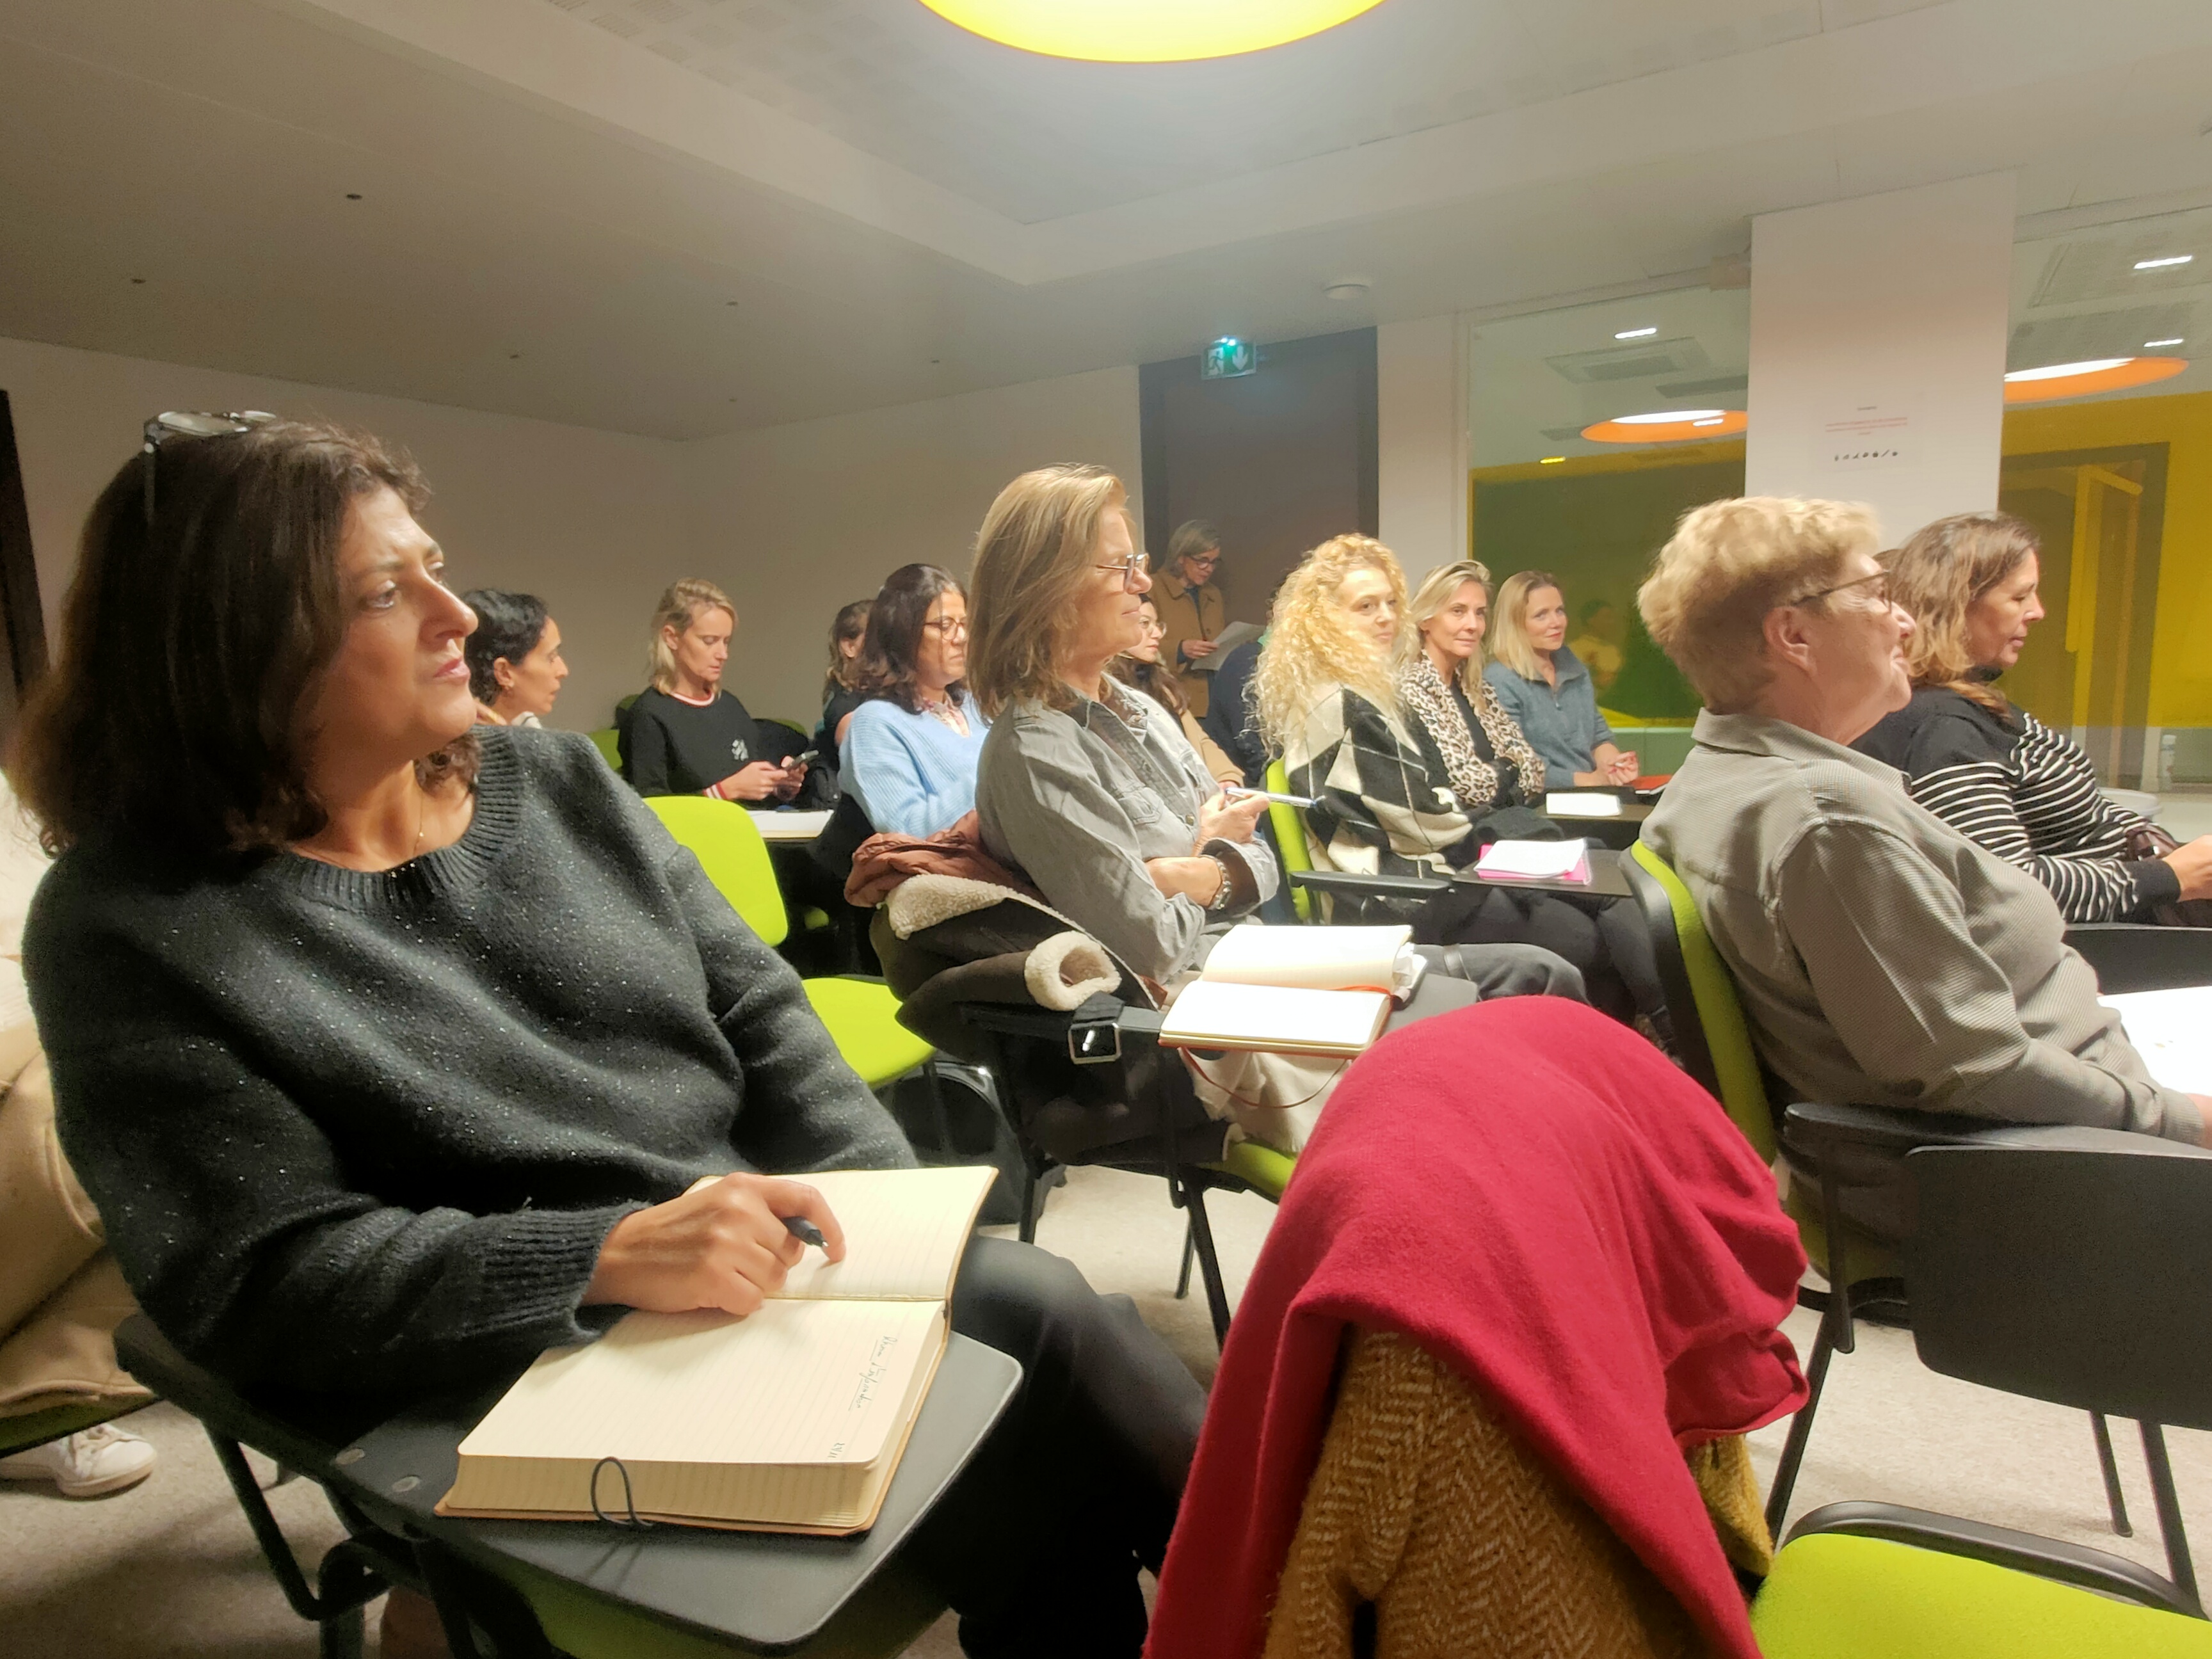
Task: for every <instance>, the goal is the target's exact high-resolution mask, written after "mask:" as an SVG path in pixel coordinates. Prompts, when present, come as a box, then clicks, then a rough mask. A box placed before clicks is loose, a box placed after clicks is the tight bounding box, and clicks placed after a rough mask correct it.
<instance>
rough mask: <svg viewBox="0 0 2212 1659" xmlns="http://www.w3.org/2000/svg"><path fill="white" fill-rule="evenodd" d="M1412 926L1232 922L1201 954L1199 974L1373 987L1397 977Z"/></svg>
mask: <svg viewBox="0 0 2212 1659" xmlns="http://www.w3.org/2000/svg"><path fill="white" fill-rule="evenodd" d="M1412 941H1413V929H1412V928H1411V927H1405V926H1403V925H1400V926H1398V927H1263V926H1261V925H1260V924H1258V923H1256V922H1249V921H1248V922H1243V923H1240V924H1239V925H1238V926H1237V927H1232V928H1231V929H1230V930H1229V931H1228V932H1227V933H1225V934H1223V935H1222V936H1221V938H1220V939H1219V940H1218V942H1216V944H1215V945H1214V947H1213V950H1212V954H1211V955H1209V956H1208V957H1206V968H1205V971H1204V974H1203V977H1204V978H1206V979H1209V980H1213V981H1219V982H1222V983H1225V984H1230V985H1293V986H1303V987H1305V988H1306V989H1308V990H1315V991H1343V990H1349V989H1352V988H1353V987H1360V988H1363V989H1366V990H1378V989H1383V988H1386V987H1389V986H1390V985H1392V984H1393V983H1394V982H1395V979H1396V977H1397V971H1398V969H1397V963H1398V958H1399V957H1400V956H1401V954H1403V953H1404V951H1406V949H1407V946H1408V945H1410V944H1411V943H1412Z"/></svg>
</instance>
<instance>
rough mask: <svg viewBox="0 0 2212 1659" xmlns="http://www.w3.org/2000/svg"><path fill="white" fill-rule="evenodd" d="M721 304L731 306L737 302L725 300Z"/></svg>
mask: <svg viewBox="0 0 2212 1659" xmlns="http://www.w3.org/2000/svg"><path fill="white" fill-rule="evenodd" d="M722 303H723V304H724V305H726V306H733V305H735V304H737V301H735V300H725V301H722Z"/></svg>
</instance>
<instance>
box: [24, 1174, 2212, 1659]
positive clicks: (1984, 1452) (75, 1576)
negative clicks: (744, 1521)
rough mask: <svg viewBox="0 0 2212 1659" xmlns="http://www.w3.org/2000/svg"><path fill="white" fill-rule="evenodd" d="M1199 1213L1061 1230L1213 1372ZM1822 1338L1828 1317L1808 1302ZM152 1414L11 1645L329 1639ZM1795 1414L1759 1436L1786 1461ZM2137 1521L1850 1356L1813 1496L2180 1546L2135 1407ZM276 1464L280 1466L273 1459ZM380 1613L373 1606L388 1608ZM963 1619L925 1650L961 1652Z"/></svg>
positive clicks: (1825, 1408)
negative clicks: (1185, 1284)
mask: <svg viewBox="0 0 2212 1659" xmlns="http://www.w3.org/2000/svg"><path fill="white" fill-rule="evenodd" d="M1210 1212H1211V1213H1212V1215H1213V1217H1214V1225H1215V1231H1216V1234H1217V1237H1218V1241H1219V1245H1220V1249H1221V1254H1222V1258H1223V1267H1224V1269H1225V1273H1226V1275H1227V1278H1228V1280H1229V1283H1230V1285H1231V1296H1232V1298H1233V1297H1234V1295H1235V1294H1236V1292H1237V1290H1239V1289H1241V1287H1242V1285H1243V1281H1244V1279H1245V1276H1246V1275H1247V1274H1248V1273H1249V1271H1250V1269H1251V1265H1252V1261H1253V1260H1254V1258H1255V1256H1256V1255H1257V1254H1258V1252H1259V1249H1260V1245H1261V1241H1262V1240H1263V1239H1264V1238H1265V1237H1266V1234H1267V1225H1268V1223H1269V1221H1270V1219H1271V1218H1272V1217H1273V1213H1274V1212H1273V1209H1272V1208H1271V1207H1270V1206H1268V1205H1267V1204H1265V1203H1263V1202H1261V1200H1258V1199H1256V1198H1252V1197H1249V1196H1247V1197H1237V1198H1220V1197H1217V1198H1216V1199H1215V1200H1213V1202H1212V1206H1211V1211H1210ZM1039 1242H1040V1243H1042V1244H1044V1245H1045V1246H1046V1247H1047V1248H1048V1249H1054V1250H1057V1251H1059V1252H1060V1254H1062V1255H1066V1256H1067V1257H1069V1258H1070V1259H1071V1260H1073V1261H1075V1262H1076V1263H1077V1265H1079V1267H1081V1268H1082V1269H1083V1271H1084V1273H1085V1274H1086V1275H1087V1276H1088V1277H1089V1278H1090V1279H1091V1283H1092V1284H1093V1285H1096V1286H1097V1288H1098V1289H1099V1290H1101V1291H1126V1292H1127V1294H1129V1295H1130V1296H1133V1297H1135V1298H1136V1300H1137V1303H1138V1304H1139V1308H1140V1309H1141V1310H1142V1311H1143V1313H1144V1316H1145V1318H1146V1321H1147V1322H1149V1323H1150V1324H1151V1325H1152V1328H1153V1329H1155V1330H1157V1331H1158V1332H1159V1333H1160V1334H1161V1335H1162V1337H1164V1339H1165V1340H1167V1341H1168V1342H1169V1344H1170V1346H1173V1347H1174V1349H1175V1351H1176V1352H1177V1353H1178V1354H1179V1355H1181V1356H1182V1358H1183V1359H1184V1361H1185V1362H1186V1363H1187V1364H1189V1366H1190V1367H1191V1370H1193V1371H1194V1373H1195V1374H1196V1375H1198V1376H1200V1378H1202V1379H1203V1378H1206V1377H1210V1376H1212V1370H1213V1364H1214V1359H1215V1354H1214V1347H1213V1337H1212V1327H1211V1325H1210V1324H1209V1323H1208V1322H1207V1319H1206V1306H1205V1302H1204V1299H1203V1297H1202V1296H1200V1294H1198V1293H1197V1287H1196V1286H1195V1285H1194V1286H1193V1292H1194V1293H1193V1295H1192V1297H1190V1299H1189V1300H1188V1301H1181V1302H1179V1301H1177V1300H1176V1298H1175V1297H1174V1296H1173V1294H1172V1292H1173V1290H1174V1285H1175V1272H1176V1260H1177V1255H1178V1252H1179V1250H1180V1249H1181V1245H1182V1217H1181V1215H1180V1213H1179V1212H1176V1211H1174V1210H1172V1209H1170V1207H1169V1206H1168V1202H1167V1197H1166V1190H1165V1188H1164V1186H1163V1185H1162V1184H1161V1183H1160V1182H1158V1181H1153V1180H1148V1179H1146V1178H1144V1177H1142V1176H1129V1175H1122V1174H1120V1173H1117V1172H1115V1171H1112V1170H1080V1171H1078V1172H1076V1173H1075V1174H1074V1175H1073V1176H1072V1177H1071V1179H1070V1181H1069V1182H1068V1184H1067V1186H1066V1188H1063V1189H1062V1190H1060V1191H1059V1192H1056V1193H1054V1194H1053V1195H1052V1200H1051V1203H1050V1205H1049V1206H1048V1209H1047V1212H1046V1214H1045V1218H1044V1221H1043V1225H1042V1229H1041V1231H1040V1233H1039ZM1812 1334H1813V1333H1812V1322H1811V1321H1810V1319H1809V1318H1808V1316H1805V1315H1803V1314H1802V1313H1801V1314H1799V1315H1797V1316H1795V1317H1794V1318H1793V1319H1792V1320H1791V1322H1790V1335H1791V1336H1792V1337H1793V1338H1794V1339H1795V1340H1796V1341H1797V1343H1798V1345H1799V1348H1800V1352H1805V1351H1807V1350H1808V1348H1809V1346H1810V1343H1811V1340H1812ZM131 1425H132V1426H133V1427H135V1428H137V1430H138V1431H140V1432H142V1433H143V1434H145V1435H146V1436H147V1437H149V1438H150V1439H151V1440H152V1441H153V1442H154V1443H155V1445H156V1446H157V1447H158V1448H159V1449H160V1451H161V1466H160V1467H159V1468H157V1469H156V1470H155V1474H154V1476H153V1478H152V1479H151V1480H148V1481H147V1482H145V1483H144V1484H143V1486H138V1487H137V1488H136V1489H134V1490H132V1491H131V1492H121V1493H118V1494H117V1495H115V1496H114V1497H112V1498H100V1499H93V1500H89V1501H86V1502H80V1503H70V1502H66V1501H64V1500H63V1499H61V1498H56V1497H54V1496H52V1493H51V1492H50V1491H48V1492H40V1491H35V1490H31V1489H27V1488H23V1489H17V1488H13V1487H5V1486H0V1650H4V1651H5V1652H6V1653H7V1654H9V1656H11V1659H187V1656H190V1659H211V1656H234V1659H310V1656H312V1655H313V1653H314V1651H315V1644H314V1640H313V1632H311V1631H310V1629H309V1628H308V1627H307V1626H306V1625H304V1624H302V1623H301V1621H300V1620H297V1619H295V1617H294V1616H293V1614H292V1613H291V1612H290V1610H289V1608H288V1607H286V1606H285V1604H284V1601H283V1596H282V1595H280V1594H279V1593H278V1591H277V1589H276V1583H275V1581H274V1580H273V1579H272V1578H271V1577H270V1575H269V1572H268V1571H267V1569H266V1568H265V1567H264V1566H263V1565H262V1564H261V1561H260V1559H259V1557H258V1554H257V1553H255V1550H254V1546H253V1541H252V1536H251V1535H250V1534H248V1532H247V1530H246V1523H245V1522H244V1520H243V1519H242V1518H241V1517H240V1513H239V1510H238V1506H237V1504H235V1503H234V1501H233V1500H232V1498H231V1495H230V1490H229V1488H228V1486H227V1485H226V1484H225V1483H224V1480H223V1478H222V1471H221V1469H220V1468H218V1467H217V1466H216V1462H215V1458H214V1455H213V1454H212V1453H211V1452H210V1450H209V1449H208V1445H207V1442H206V1440H205V1439H204V1437H202V1436H201V1434H200V1432H199V1431H198V1428H197V1425H195V1424H193V1423H192V1421H191V1419H189V1418H187V1417H185V1415H184V1414H183V1413H180V1412H179V1411H177V1410H175V1409H174V1408H173V1407H168V1406H166V1405H164V1406H155V1407H151V1408H149V1410H147V1411H145V1412H143V1413H139V1414H138V1415H137V1417H136V1418H135V1419H131ZM1785 1426H1786V1425H1781V1424H1778V1425H1775V1426H1774V1427H1772V1428H1771V1429H1768V1430H1765V1431H1762V1432H1761V1433H1760V1434H1759V1436H1757V1437H1756V1439H1755V1443H1754V1444H1755V1455H1756V1456H1757V1457H1758V1459H1759V1464H1760V1468H1761V1473H1762V1474H1766V1473H1768V1472H1771V1469H1772V1468H1773V1464H1774V1460H1775V1458H1776V1456H1777V1455H1778V1453H1779V1450H1780V1448H1781V1443H1782V1436H1783V1432H1784V1428H1785ZM2116 1433H2117V1434H2118V1436H2119V1437H2120V1466H2121V1471H2122V1474H2123V1477H2124V1480H2125V1481H2126V1483H2127V1491H2128V1499H2129V1503H2130V1507H2131V1509H2132V1510H2133V1512H2134V1516H2135V1518H2136V1522H2137V1527H2136V1537H2135V1538H2133V1539H2131V1540H2130V1539H2116V1538H2114V1537H2113V1536H2112V1533H2111V1531H2110V1529H2109V1528H2108V1527H2107V1526H2106V1522H2105V1518H2104V1498H2103V1491H2102V1488H2101V1486H2100V1484H2099V1481H2098V1479H2097V1466H2096V1459H2095V1455H2094V1453H2093V1449H2092V1447H2091V1443H2090V1438H2089V1428H2088V1420H2087V1418H2085V1417H2083V1416H2082V1415H2081V1414H2080V1413H2075V1412H2070V1411H2066V1410H2063V1409H2061V1408H2059V1407H2051V1406H2043V1405H2039V1404H2037V1403H2036V1402H2034V1401H2024V1400H2019V1399H2015V1398H2012V1397H2010V1396H2008V1395H2000V1394H1996V1393H1992V1392H1991V1391H1990V1390H1988V1389H1981V1388H1977V1387H1975V1386H1973V1385H1972V1384H1969V1383H1958V1382H1954V1381H1953V1380H1951V1379H1949V1378H1947V1377H1942V1376H1936V1375H1935V1374H1934V1373H1933V1372H1930V1371H1929V1370H1926V1369H1925V1368H1923V1366H1922V1365H1921V1364H1919V1362H1918V1360H1917V1358H1915V1356H1914V1354H1913V1350H1912V1340H1911V1337H1910V1336H1909V1335H1908V1334H1904V1333H1901V1332H1894V1331H1884V1330H1869V1331H1867V1332H1865V1333H1864V1334H1863V1337H1862V1340H1861V1343H1860V1348H1859V1352H1857V1353H1855V1354H1852V1355H1850V1356H1848V1357H1844V1358H1838V1360H1837V1361H1836V1364H1835V1366H1834V1368H1833V1370H1832V1371H1831V1373H1830V1376H1829V1382H1828V1389H1827V1394H1826V1399H1825V1400H1824V1401H1823V1402H1822V1406H1821V1410H1820V1420H1819V1424H1818V1425H1817V1427H1816V1428H1815V1430H1814V1434H1813V1438H1812V1444H1811V1449H1810V1452H1809V1455H1808V1458H1807V1460H1806V1464H1805V1470H1804V1474H1803V1475H1802V1478H1801V1480H1799V1483H1798V1487H1797V1497H1796V1504H1795V1505H1794V1508H1793V1512H1794V1513H1800V1514H1802V1512H1804V1511H1805V1510H1808V1509H1811V1508H1813V1507H1814V1506H1816V1505H1818V1504H1826V1503H1829V1502H1832V1501H1834V1500H1836V1499H1838V1498H1887V1499H1888V1500H1890V1501H1892V1502H1895V1503H1901V1504H1917V1505H1919V1506H1921V1507H1923V1508H1927V1509H1933V1510H1944V1511H1947V1512H1948V1513H1952V1514H1956V1515H1964V1516H1975V1517H1978V1518H1980V1519H1983V1520H1987V1521H1993V1522H1999V1523H2001V1524H2003V1525H2007V1526H2014V1527H2019V1528H2023V1529H2025V1530H2027V1531H2032V1532H2039V1533H2045V1534H2049V1535H2051V1536H2053V1537H2057V1538H2065V1539H2071V1540H2074V1541H2077V1542H2081V1543H2085V1544H2090V1545H2093V1546H2097V1547H2101V1548H2106V1549H2112V1550H2115V1551H2117V1552H2118V1553H2122V1554H2125V1555H2128V1556H2130V1557H2132V1558H2134V1559H2136V1560H2139V1561H2142V1562H2143V1563H2145V1564H2146V1565H2151V1566H2154V1567H2158V1568H2161V1569H2162V1567H2163V1565H2164V1562H2163V1558H2162V1556H2161V1554H2160V1548H2159V1545H2158V1541H2157V1537H2158V1534H2157V1522H2156V1520H2155V1517H2154V1516H2153V1514H2152V1512H2151V1507H2150V1494H2149V1489H2148V1484H2147V1482H2146V1479H2145V1476H2144V1473H2143V1462H2142V1451H2141V1449H2140V1446H2139V1445H2138V1444H2137V1443H2136V1441H2135V1440H2134V1437H2133V1434H2132V1431H2131V1429H2130V1425H2118V1427H2117V1428H2116ZM2168 1439H2169V1442H2170V1443H2171V1445H2172V1451H2173V1457H2174V1463H2175V1467H2176V1471H2177V1476H2178V1480H2179V1485H2180V1488H2181V1495H2182V1503H2183V1507H2184V1510H2185V1513H2186V1514H2187V1516H2188V1517H2189V1520H2190V1523H2191V1527H2192V1528H2194V1529H2195V1530H2196V1533H2197V1536H2198V1537H2199V1539H2200V1540H2203V1541H2212V1436H2208V1435H2204V1434H2197V1433H2192V1432H2189V1431H2172V1432H2171V1433H2170V1434H2169V1436H2168ZM267 1473H268V1472H267V1470H266V1468H265V1466H264V1478H265V1476H266V1474H267ZM272 1497H273V1501H274V1504H275V1507H276V1512H277V1514H278V1515H279V1516H281V1517H282V1518H283V1522H284V1524H285V1526H286V1528H287V1529H288V1531H289V1533H290V1535H291V1536H292V1538H293V1540H294V1543H295V1548H296V1549H297V1551H298V1552H299V1553H300V1554H301V1557H302V1558H303V1559H307V1560H310V1561H312V1560H313V1559H315V1558H316V1557H317V1556H318V1555H319V1553H320V1552H321V1551H323V1550H324V1549H326V1548H328V1547H330V1545H331V1543H332V1542H334V1541H336V1540H337V1537H338V1536H339V1529H338V1528H337V1524H336V1522H334V1521H333V1520H332V1519H331V1515H330V1512H329V1510H328V1508H327V1507H326V1506H325V1504H324V1503H323V1501H322V1499H321V1497H320V1494H319V1492H317V1491H316V1489H315V1488H313V1486H309V1485H308V1484H307V1483H306V1482H304V1481H295V1482H292V1483H291V1484H289V1485H288V1486H283V1487H282V1488H279V1489H278V1490H277V1491H276V1492H274V1493H273V1494H272ZM372 1628H373V1626H372ZM958 1651H959V1650H958V1645H957V1642H956V1641H955V1639H954V1638H953V1634H952V1632H951V1621H950V1620H945V1621H942V1622H940V1624H939V1626H937V1627H936V1628H935V1629H933V1630H932V1631H931V1632H929V1633H928V1634H927V1636H925V1637H924V1638H922V1640H921V1642H920V1643H918V1644H916V1645H915V1647H914V1648H912V1649H911V1650H909V1655H910V1659H957V1654H958Z"/></svg>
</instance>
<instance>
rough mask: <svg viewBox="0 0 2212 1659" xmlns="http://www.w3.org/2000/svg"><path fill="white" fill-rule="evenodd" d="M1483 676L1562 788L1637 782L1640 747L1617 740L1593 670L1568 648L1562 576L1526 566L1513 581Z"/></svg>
mask: <svg viewBox="0 0 2212 1659" xmlns="http://www.w3.org/2000/svg"><path fill="white" fill-rule="evenodd" d="M1482 676H1483V678H1485V679H1486V680H1488V681H1489V682H1490V684H1491V686H1492V689H1494V690H1496V691H1497V693H1498V702H1501V703H1503V704H1504V706H1505V710H1506V712H1507V713H1508V714H1511V715H1512V716H1513V719H1514V721H1515V723H1516V725H1518V726H1520V728H1521V730H1522V732H1524V733H1526V734H1527V736H1528V742H1529V744H1530V745H1531V746H1532V747H1534V750H1535V751H1536V752H1537V753H1538V754H1539V755H1541V756H1542V757H1544V764H1545V765H1546V766H1547V767H1548V768H1550V769H1551V771H1552V773H1553V778H1552V782H1553V786H1554V787H1562V788H1563V787H1565V786H1566V785H1567V784H1568V783H1569V782H1572V783H1574V784H1575V785H1577V787H1608V786H1611V787H1620V786H1621V785H1624V784H1631V783H1633V782H1635V781H1636V753H1635V751H1634V750H1623V749H1622V748H1620V745H1618V744H1615V743H1614V742H1613V728H1612V727H1611V726H1607V724H1606V723H1605V716H1604V715H1602V714H1599V713H1598V709H1597V688H1596V687H1595V685H1594V684H1592V683H1591V681H1590V673H1589V668H1588V667H1587V666H1585V665H1584V664H1583V660H1582V659H1581V658H1579V657H1577V655H1575V653H1573V652H1572V651H1571V650H1570V649H1569V648H1568V646H1567V600H1566V595H1565V592H1563V591H1562V590H1561V588H1560V586H1559V578H1558V577H1557V576H1553V575H1549V574H1546V573H1545V572H1543V571H1541V570H1523V571H1522V572H1521V573H1520V574H1518V575H1515V576H1508V577H1507V578H1506V579H1505V585H1504V586H1503V587H1501V588H1499V589H1498V609H1497V617H1496V627H1495V629H1494V630H1493V639H1492V645H1491V662H1490V665H1489V666H1488V667H1486V668H1485V669H1484V670H1483V671H1482Z"/></svg>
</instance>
